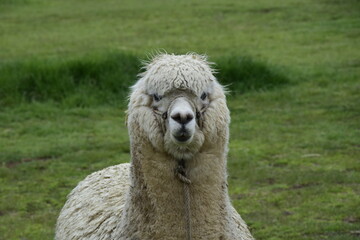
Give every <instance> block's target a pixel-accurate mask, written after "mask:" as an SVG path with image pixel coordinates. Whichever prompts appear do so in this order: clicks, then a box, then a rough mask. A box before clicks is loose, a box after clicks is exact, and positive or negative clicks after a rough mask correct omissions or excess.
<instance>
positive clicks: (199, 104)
mask: <svg viewBox="0 0 360 240" xmlns="http://www.w3.org/2000/svg"><path fill="white" fill-rule="evenodd" d="M144 69H145V71H144V72H143V73H142V74H141V75H140V79H139V80H138V81H137V83H136V84H135V85H134V86H133V87H132V92H131V95H130V100H129V106H128V111H127V126H128V131H129V136H130V145H131V163H125V164H120V165H116V166H112V167H109V168H106V169H104V170H101V171H98V172H95V173H93V174H91V175H89V176H88V177H86V178H85V180H83V181H82V182H80V183H79V184H78V186H76V188H75V189H74V190H73V191H72V192H71V193H70V194H69V196H68V200H67V202H66V203H65V205H64V207H63V209H62V211H61V213H60V216H59V218H58V221H57V226H56V236H55V238H56V239H57V240H65V239H114V240H115V239H141V240H143V239H144V240H147V239H167V240H172V239H174V240H175V239H217V240H218V239H224V240H225V239H229V240H233V239H242V240H251V239H253V237H252V236H251V234H250V232H249V230H248V228H247V226H246V224H245V222H244V221H243V220H242V218H241V217H240V215H239V214H238V213H237V212H236V210H235V209H234V208H233V206H232V205H231V202H230V199H229V196H228V189H227V170H226V159H227V152H228V141H229V123H230V114H229V110H228V108H227V105H226V98H225V94H224V90H223V87H222V86H221V85H220V84H219V83H218V82H217V80H216V78H215V77H214V75H213V70H212V69H211V67H210V64H209V63H208V61H207V59H206V57H204V56H201V55H196V54H187V55H179V56H177V55H172V54H160V55H158V56H156V57H154V58H153V59H152V60H151V61H150V62H149V63H147V64H146V65H145V67H144Z"/></svg>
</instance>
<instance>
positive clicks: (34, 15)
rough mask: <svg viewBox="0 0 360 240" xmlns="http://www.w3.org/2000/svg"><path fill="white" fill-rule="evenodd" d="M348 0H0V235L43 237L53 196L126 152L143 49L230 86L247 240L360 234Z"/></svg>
mask: <svg viewBox="0 0 360 240" xmlns="http://www.w3.org/2000/svg"><path fill="white" fill-rule="evenodd" d="M359 44H360V2H359V1H357V0H346V1H344V0H277V1H269V0H258V1H251V0H241V1H240V0H222V1H220V0H207V1H203V0H180V1H179V0H178V1H175V0H152V1H145V0H122V1H120V0H117V1H116V0H102V1H95V0H62V1H56V0H0V239H1V240H2V239H4V240H5V239H6V240H7V239H21V240H30V239H34V240H35V239H36V240H37V239H53V237H54V229H55V222H56V218H57V216H58V214H59V212H60V209H61V207H62V206H63V204H64V203H65V200H66V195H67V194H68V193H69V192H70V191H71V189H73V188H74V187H75V186H76V184H77V183H78V182H79V181H80V180H82V179H83V178H84V177H85V176H86V175H88V174H90V173H92V172H94V171H97V170H100V169H102V168H105V167H107V166H110V165H115V164H118V163H123V162H128V161H129V158H130V157H129V139H128V136H127V130H126V126H125V124H124V119H125V118H124V116H125V114H124V111H125V110H126V105H127V99H126V97H127V94H128V90H129V86H131V85H132V84H133V83H134V82H135V81H136V79H137V74H138V73H139V72H140V71H141V70H140V68H141V60H148V59H149V57H150V56H152V55H155V54H157V53H158V52H168V53H176V54H184V53H188V52H197V53H199V54H206V55H208V56H209V60H210V61H211V62H214V63H215V65H214V68H215V69H217V71H218V73H217V75H216V76H217V78H218V79H219V81H220V82H221V83H223V84H224V85H227V86H228V89H229V90H230V93H229V95H228V105H229V108H230V111H231V117H232V123H231V130H230V131H231V139H230V152H229V157H228V172H229V191H230V196H231V199H232V202H233V204H234V206H235V208H236V209H237V210H238V212H239V213H240V214H241V215H242V217H243V218H244V220H245V221H246V222H247V223H248V225H249V226H250V228H251V231H252V233H253V235H254V237H255V238H256V239H259V240H260V239H271V240H276V239H284V240H288V239H292V240H297V239H298V240H303V239H309V240H310V239H311V240H318V239H332V240H335V239H336V240H340V239H344V240H345V239H346V240H351V239H359V236H360V211H359V210H358V209H359V206H360V196H359V195H360V145H359V143H360V128H359V126H360V80H359V79H360V48H359Z"/></svg>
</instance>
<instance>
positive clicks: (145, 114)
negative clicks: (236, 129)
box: [128, 54, 230, 159]
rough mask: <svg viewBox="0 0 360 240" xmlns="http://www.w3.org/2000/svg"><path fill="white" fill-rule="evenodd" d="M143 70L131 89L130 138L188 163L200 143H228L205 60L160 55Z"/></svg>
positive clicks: (220, 99) (220, 96)
mask: <svg viewBox="0 0 360 240" xmlns="http://www.w3.org/2000/svg"><path fill="white" fill-rule="evenodd" d="M145 69H146V71H145V72H144V73H142V74H141V78H140V79H139V80H138V82H137V83H136V84H135V85H134V86H133V87H132V90H133V91H132V93H131V96H130V103H129V110H128V113H129V115H128V116H129V117H128V126H129V133H130V136H140V135H141V136H143V137H146V138H147V139H149V140H150V142H151V143H152V145H153V147H154V148H155V149H157V150H159V151H165V152H167V153H169V154H170V155H172V156H173V157H174V158H176V159H191V158H192V157H193V156H194V155H195V154H196V153H198V152H199V151H200V149H201V148H202V147H203V146H204V144H205V143H206V144H205V145H206V147H207V148H210V149H211V148H214V147H215V146H217V145H219V144H220V145H224V144H226V143H227V141H228V124H229V121H230V117H229V111H228V108H227V106H226V100H225V95H224V91H223V88H222V86H221V85H220V84H219V83H218V82H217V81H216V78H215V77H214V76H213V70H212V69H211V68H210V66H209V63H208V62H207V61H206V58H204V57H202V56H199V55H181V56H175V55H167V54H164V55H160V56H157V57H155V58H154V59H153V60H152V61H151V62H150V63H149V64H147V65H146V66H145ZM224 146H225V145H224Z"/></svg>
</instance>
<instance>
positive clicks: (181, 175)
mask: <svg viewBox="0 0 360 240" xmlns="http://www.w3.org/2000/svg"><path fill="white" fill-rule="evenodd" d="M178 163H179V164H178V166H177V168H176V169H175V176H176V177H177V178H178V179H179V180H180V181H181V182H182V183H183V186H184V205H185V207H184V210H185V226H186V239H187V240H191V211H190V210H191V209H190V184H191V181H190V179H189V178H187V176H186V172H185V160H184V159H181V160H180V161H179V162H178Z"/></svg>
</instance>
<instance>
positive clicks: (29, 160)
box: [5, 156, 53, 168]
mask: <svg viewBox="0 0 360 240" xmlns="http://www.w3.org/2000/svg"><path fill="white" fill-rule="evenodd" d="M52 158H53V157H52V156H43V157H37V158H23V159H21V160H20V161H14V162H12V161H10V162H7V163H6V164H5V165H6V167H8V168H14V167H16V166H18V165H20V164H22V163H26V162H33V161H48V160H50V159H52Z"/></svg>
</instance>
